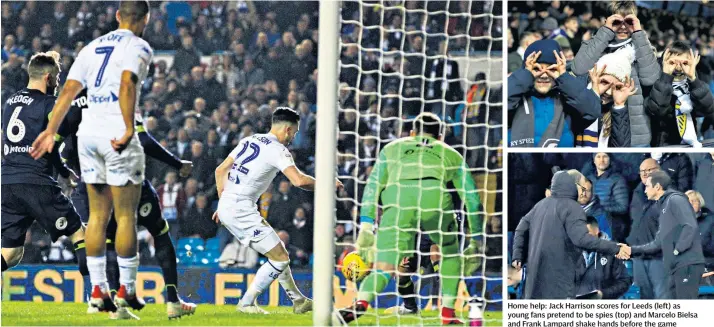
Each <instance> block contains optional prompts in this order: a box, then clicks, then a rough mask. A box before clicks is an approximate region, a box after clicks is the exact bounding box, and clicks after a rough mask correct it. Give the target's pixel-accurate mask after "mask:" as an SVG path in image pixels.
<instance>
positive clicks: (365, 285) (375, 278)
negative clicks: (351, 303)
mask: <svg viewBox="0 0 714 327" xmlns="http://www.w3.org/2000/svg"><path fill="white" fill-rule="evenodd" d="M390 279H391V276H390V275H389V273H386V272H384V271H381V270H376V271H374V272H373V273H371V274H369V276H367V278H365V279H364V281H363V282H362V285H360V288H359V293H358V294H357V300H362V301H366V302H369V303H371V302H372V300H374V298H375V297H376V296H377V293H380V292H382V291H383V290H384V288H385V287H387V284H389V280H390Z"/></svg>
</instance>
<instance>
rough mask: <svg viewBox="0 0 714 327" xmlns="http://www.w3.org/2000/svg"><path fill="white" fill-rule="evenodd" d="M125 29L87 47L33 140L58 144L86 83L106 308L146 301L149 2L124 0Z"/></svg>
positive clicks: (97, 255)
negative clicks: (141, 130) (142, 204)
mask: <svg viewBox="0 0 714 327" xmlns="http://www.w3.org/2000/svg"><path fill="white" fill-rule="evenodd" d="M116 19H117V21H118V22H119V29H117V30H115V31H113V32H110V33H108V34H105V35H103V36H101V37H99V38H97V39H95V40H94V41H92V42H91V43H89V44H88V45H87V46H86V47H84V48H83V49H82V51H80V53H79V54H78V56H77V60H75V62H74V64H73V65H72V67H71V68H70V70H69V74H68V76H67V82H66V83H65V85H64V88H63V89H62V92H61V93H60V95H59V97H58V99H57V101H56V103H55V106H54V108H53V110H52V113H51V115H52V117H51V118H50V121H49V123H48V125H47V129H46V130H45V131H44V132H42V134H40V136H38V138H37V140H35V142H34V143H33V145H32V146H33V148H34V149H33V151H32V153H31V154H32V156H33V157H35V158H39V157H41V156H42V155H44V154H45V153H46V152H51V151H52V147H53V144H54V136H55V134H57V130H58V128H59V126H60V123H61V122H62V121H63V120H64V118H65V116H66V115H67V112H68V111H69V108H70V105H71V103H72V100H73V99H74V98H75V97H76V96H77V94H79V92H80V91H82V89H84V88H85V87H86V88H87V98H88V100H89V108H88V109H87V110H86V111H85V112H84V113H83V117H82V123H81V124H80V125H79V130H78V131H77V138H78V145H77V146H78V152H79V163H80V167H81V169H82V179H83V180H84V182H85V183H86V184H87V193H88V198H89V211H90V214H89V224H88V226H87V233H86V235H87V236H86V246H87V267H88V268H89V275H90V280H91V282H92V295H91V298H90V304H91V305H92V306H94V307H96V308H98V309H99V310H100V311H117V306H118V307H119V309H120V310H127V308H129V307H130V308H133V309H135V310H140V309H142V308H143V307H144V302H143V300H142V299H141V298H139V297H137V296H136V286H135V281H136V272H137V268H138V266H139V257H138V256H137V242H136V209H137V205H138V203H139V196H140V194H141V183H142V181H143V180H144V151H143V149H142V147H141V143H140V142H139V140H138V137H137V135H136V133H135V132H136V131H135V129H134V114H135V109H136V108H138V105H137V104H138V102H139V92H140V84H141V83H140V82H142V81H143V80H144V79H145V78H146V75H147V73H148V65H149V64H150V63H151V59H152V57H153V51H152V50H151V47H150V46H149V44H148V43H147V42H146V41H144V40H143V39H141V35H142V33H143V31H144V28H145V27H146V25H147V23H148V22H149V3H148V1H146V0H143V1H122V2H121V4H120V5H119V9H118V10H117V13H116ZM112 209H113V210H114V214H115V217H116V221H117V236H116V240H115V248H116V252H117V261H118V264H119V282H120V284H121V285H120V287H119V290H118V292H117V295H116V297H115V299H114V300H115V301H116V304H115V303H114V302H113V301H112V299H111V297H110V295H109V287H108V285H107V276H106V256H105V250H106V228H107V223H108V221H109V217H110V215H111V212H112Z"/></svg>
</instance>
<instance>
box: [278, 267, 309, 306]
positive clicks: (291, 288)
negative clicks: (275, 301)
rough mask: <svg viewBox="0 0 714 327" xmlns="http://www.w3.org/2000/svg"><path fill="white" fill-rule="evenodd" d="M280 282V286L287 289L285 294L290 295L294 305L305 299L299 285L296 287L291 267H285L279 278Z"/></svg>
mask: <svg viewBox="0 0 714 327" xmlns="http://www.w3.org/2000/svg"><path fill="white" fill-rule="evenodd" d="M278 282H279V283H280V286H282V287H283V288H284V289H285V293H288V297H289V298H290V301H292V302H293V303H294V302H295V301H297V300H301V299H304V298H305V295H303V294H302V292H300V289H298V287H297V285H295V279H293V272H292V270H291V269H290V266H289V265H288V266H287V267H285V269H284V270H283V272H282V273H281V274H280V276H278Z"/></svg>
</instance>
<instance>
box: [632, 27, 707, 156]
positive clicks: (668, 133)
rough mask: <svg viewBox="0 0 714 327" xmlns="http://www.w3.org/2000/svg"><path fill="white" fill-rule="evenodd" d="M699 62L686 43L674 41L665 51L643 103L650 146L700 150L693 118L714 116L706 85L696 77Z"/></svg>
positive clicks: (697, 56)
mask: <svg viewBox="0 0 714 327" xmlns="http://www.w3.org/2000/svg"><path fill="white" fill-rule="evenodd" d="M699 59H700V58H699V55H696V56H695V55H694V50H693V49H692V48H691V47H690V46H689V44H687V43H686V42H681V41H675V42H674V43H672V44H671V45H670V46H668V47H667V50H665V53H664V54H663V57H662V74H661V75H660V77H659V79H658V80H657V82H655V84H654V87H653V88H652V92H651V93H650V95H649V97H648V98H647V100H646V101H645V106H646V108H647V113H648V114H649V115H650V116H652V118H653V119H652V120H653V123H652V134H653V135H652V146H653V147H663V146H668V145H680V144H688V145H691V146H693V147H695V148H701V147H702V144H701V143H700V142H699V137H700V133H699V132H698V131H697V123H696V119H697V118H698V117H711V116H714V97H712V91H711V90H710V89H709V85H708V84H707V82H704V81H702V79H700V78H697V72H696V70H697V64H699Z"/></svg>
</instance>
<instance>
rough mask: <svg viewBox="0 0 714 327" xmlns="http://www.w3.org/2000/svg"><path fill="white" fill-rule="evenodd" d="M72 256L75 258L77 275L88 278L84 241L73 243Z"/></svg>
mask: <svg viewBox="0 0 714 327" xmlns="http://www.w3.org/2000/svg"><path fill="white" fill-rule="evenodd" d="M74 256H75V257H77V265H78V266H79V273H80V274H82V276H88V275H89V269H88V268H87V249H86V247H85V244H84V240H81V241H79V242H77V243H74Z"/></svg>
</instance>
